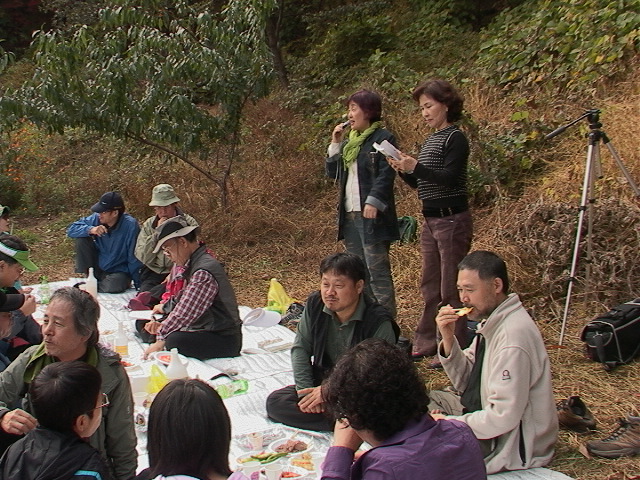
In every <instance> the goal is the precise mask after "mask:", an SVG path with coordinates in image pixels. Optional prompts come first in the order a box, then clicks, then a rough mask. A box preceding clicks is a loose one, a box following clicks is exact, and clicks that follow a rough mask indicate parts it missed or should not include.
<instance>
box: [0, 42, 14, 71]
mask: <svg viewBox="0 0 640 480" xmlns="http://www.w3.org/2000/svg"><path fill="white" fill-rule="evenodd" d="M13 59H14V56H13V53H11V52H5V51H4V50H3V48H2V47H0V74H1V73H2V72H4V71H5V69H6V68H7V67H8V66H9V65H10V64H11V63H12V62H13Z"/></svg>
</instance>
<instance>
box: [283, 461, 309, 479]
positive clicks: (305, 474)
mask: <svg viewBox="0 0 640 480" xmlns="http://www.w3.org/2000/svg"><path fill="white" fill-rule="evenodd" d="M310 474H311V472H310V471H309V470H305V469H304V468H299V467H292V466H290V465H286V466H285V467H284V468H283V469H282V473H281V474H280V478H297V479H299V480H302V479H303V478H304V479H306V478H309V477H310Z"/></svg>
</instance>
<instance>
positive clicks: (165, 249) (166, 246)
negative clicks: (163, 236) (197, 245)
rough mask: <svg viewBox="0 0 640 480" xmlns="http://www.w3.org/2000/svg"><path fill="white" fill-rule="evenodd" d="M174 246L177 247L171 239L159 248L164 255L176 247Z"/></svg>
mask: <svg viewBox="0 0 640 480" xmlns="http://www.w3.org/2000/svg"><path fill="white" fill-rule="evenodd" d="M169 242H171V243H169ZM176 245H178V242H177V240H175V239H173V238H172V239H170V240H167V241H166V242H164V244H163V245H162V247H160V249H161V250H162V251H163V252H165V253H166V252H168V251H169V250H170V249H172V248H173V247H174V246H176Z"/></svg>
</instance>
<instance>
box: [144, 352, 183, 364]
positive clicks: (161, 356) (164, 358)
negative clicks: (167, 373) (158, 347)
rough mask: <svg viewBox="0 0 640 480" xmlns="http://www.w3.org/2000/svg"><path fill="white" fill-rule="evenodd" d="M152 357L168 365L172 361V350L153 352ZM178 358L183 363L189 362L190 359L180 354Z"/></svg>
mask: <svg viewBox="0 0 640 480" xmlns="http://www.w3.org/2000/svg"><path fill="white" fill-rule="evenodd" d="M151 358H152V359H153V360H155V361H156V362H158V363H161V364H162V365H164V366H165V367H167V366H169V364H170V363H171V352H164V351H162V352H153V353H152V354H151ZM178 359H179V360H180V361H181V362H182V364H183V365H188V364H189V359H188V358H187V357H185V356H184V355H181V354H178Z"/></svg>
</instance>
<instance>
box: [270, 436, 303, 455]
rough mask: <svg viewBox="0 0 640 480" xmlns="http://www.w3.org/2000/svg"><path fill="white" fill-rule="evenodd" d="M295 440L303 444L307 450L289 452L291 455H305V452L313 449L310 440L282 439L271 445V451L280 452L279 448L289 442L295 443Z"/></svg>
mask: <svg viewBox="0 0 640 480" xmlns="http://www.w3.org/2000/svg"><path fill="white" fill-rule="evenodd" d="M293 440H297V441H300V442H303V443H304V444H305V445H306V446H307V448H305V449H303V450H297V451H295V452H289V453H288V454H289V455H298V454H299V453H304V452H308V451H309V450H310V449H311V447H313V442H312V441H311V440H309V439H308V438H304V439H303V438H299V437H294V438H281V439H279V440H276V441H275V442H272V443H271V444H270V445H269V450H271V451H272V452H278V447H280V446H282V445H284V444H285V443H287V442H289V441H293Z"/></svg>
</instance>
